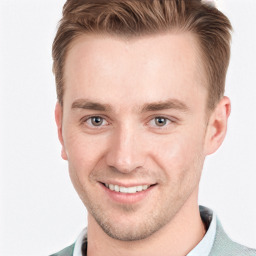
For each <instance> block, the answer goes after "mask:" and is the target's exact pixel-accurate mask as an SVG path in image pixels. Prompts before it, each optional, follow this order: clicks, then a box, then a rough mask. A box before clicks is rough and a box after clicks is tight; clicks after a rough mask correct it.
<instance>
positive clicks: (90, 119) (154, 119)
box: [81, 115, 175, 130]
mask: <svg viewBox="0 0 256 256" xmlns="http://www.w3.org/2000/svg"><path fill="white" fill-rule="evenodd" d="M97 117H98V118H101V119H103V122H104V121H105V122H107V123H109V122H108V121H107V120H106V118H105V117H102V116H96V115H95V116H88V117H85V118H83V119H82V120H81V124H82V125H83V124H87V125H88V126H90V127H92V128H93V129H102V128H103V127H104V126H105V125H99V126H96V125H93V124H92V123H91V124H88V121H91V122H92V119H93V118H97ZM157 118H159V119H164V120H165V122H166V123H167V124H164V125H163V126H158V125H156V124H155V125H153V126H154V128H155V129H162V130H163V129H168V128H169V125H170V124H172V123H175V120H173V118H168V117H165V116H154V117H153V118H150V120H149V121H148V122H147V124H149V123H150V122H152V121H154V122H156V119H157ZM106 126H108V124H107V125H106Z"/></svg>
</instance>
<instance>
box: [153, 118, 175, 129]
mask: <svg viewBox="0 0 256 256" xmlns="http://www.w3.org/2000/svg"><path fill="white" fill-rule="evenodd" d="M171 122H172V121H171V120H170V119H168V118H165V117H162V116H157V117H155V118H153V119H152V120H150V122H149V124H150V125H151V126H153V127H164V126H167V125H168V124H170V123H171Z"/></svg>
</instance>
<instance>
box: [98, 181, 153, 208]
mask: <svg viewBox="0 0 256 256" xmlns="http://www.w3.org/2000/svg"><path fill="white" fill-rule="evenodd" d="M100 185H101V187H102V188H103V189H104V191H105V192H106V193H107V195H108V196H109V197H110V199H111V200H113V201H115V202H117V203H121V204H135V203H138V202H140V201H142V200H143V199H145V198H146V197H147V196H149V194H150V193H151V191H152V189H153V188H155V186H156V185H153V186H151V187H149V188H148V189H146V190H143V191H140V192H136V193H121V192H116V191H113V190H110V189H109V188H107V187H106V186H104V185H103V184H102V183H100Z"/></svg>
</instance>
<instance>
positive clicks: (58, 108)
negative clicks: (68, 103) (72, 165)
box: [55, 102, 68, 160]
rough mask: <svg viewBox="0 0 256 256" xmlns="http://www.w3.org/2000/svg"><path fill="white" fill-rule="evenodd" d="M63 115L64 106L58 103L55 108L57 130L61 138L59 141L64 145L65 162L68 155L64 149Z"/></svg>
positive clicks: (63, 155) (62, 149)
mask: <svg viewBox="0 0 256 256" xmlns="http://www.w3.org/2000/svg"><path fill="white" fill-rule="evenodd" d="M62 115H63V109H62V106H61V105H60V103H59V102H57V103H56V106H55V122H56V124H57V129H58V137H59V141H60V143H61V145H62V148H61V157H62V158H63V159H64V160H67V159H68V158H67V153H66V151H65V147H64V141H63V136H62Z"/></svg>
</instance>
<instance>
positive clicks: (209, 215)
mask: <svg viewBox="0 0 256 256" xmlns="http://www.w3.org/2000/svg"><path fill="white" fill-rule="evenodd" d="M199 209H200V215H201V219H202V220H203V222H204V224H206V225H207V223H209V224H208V226H209V227H208V230H207V231H206V234H205V236H204V237H203V239H202V240H201V241H200V242H199V244H198V245H197V246H196V247H195V248H194V249H193V250H192V251H191V252H190V253H189V254H187V256H207V255H209V254H210V251H211V249H212V246H213V242H214V239H215V235H216V222H217V221H216V219H217V217H216V214H215V213H214V212H212V210H210V209H208V208H206V207H203V206H200V207H199Z"/></svg>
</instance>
